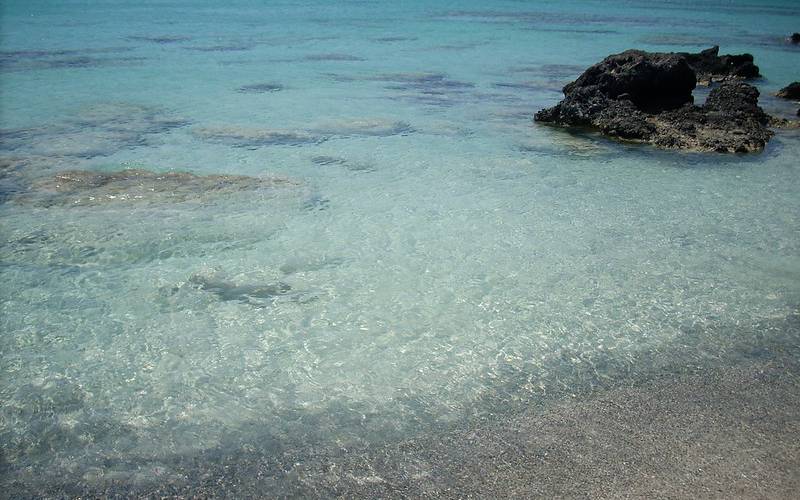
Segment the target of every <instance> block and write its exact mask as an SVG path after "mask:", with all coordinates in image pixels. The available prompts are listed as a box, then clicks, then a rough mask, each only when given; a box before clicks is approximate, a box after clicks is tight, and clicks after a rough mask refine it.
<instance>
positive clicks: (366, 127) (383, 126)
mask: <svg viewBox="0 0 800 500" xmlns="http://www.w3.org/2000/svg"><path fill="white" fill-rule="evenodd" d="M312 130H313V131H314V132H315V133H318V134H322V135H326V136H344V137H346V136H361V137H388V136H392V135H404V134H410V133H412V132H414V128H413V127H412V126H411V125H410V124H409V123H406V122H403V121H394V120H383V119H379V118H355V119H340V120H333V121H329V122H323V123H320V124H318V125H315V126H314V127H313V128H312Z"/></svg>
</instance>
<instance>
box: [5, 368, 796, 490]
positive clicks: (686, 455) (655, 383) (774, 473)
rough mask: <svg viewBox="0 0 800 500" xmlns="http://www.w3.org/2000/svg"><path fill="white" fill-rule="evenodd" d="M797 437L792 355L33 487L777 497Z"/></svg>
mask: <svg viewBox="0 0 800 500" xmlns="http://www.w3.org/2000/svg"><path fill="white" fill-rule="evenodd" d="M798 437H800V360H797V359H793V358H791V357H781V358H771V359H769V360H760V361H758V362H743V363H741V364H738V365H736V366H733V367H727V368H714V369H697V370H696V371H694V372H692V373H689V374H683V375H676V376H671V375H660V376H658V375H657V376H653V377H652V378H651V379H650V380H648V381H646V382H643V383H640V384H637V385H635V386H627V387H618V388H614V389H609V390H603V391H598V392H596V393H594V394H590V395H583V396H575V397H573V396H570V395H567V396H566V397H563V398H560V399H558V400H556V401H550V402H547V403H542V404H541V405H539V406H537V407H531V408H528V409H527V410H525V411H523V412H522V413H519V414H517V415H512V416H509V415H500V414H498V415H496V416H492V415H488V416H485V417H482V418H481V421H480V422H478V423H475V422H473V423H472V424H470V425H469V426H467V427H458V428H456V429H451V430H449V431H446V432H443V433H437V434H425V435H420V436H416V437H413V438H409V439H406V440H403V441H400V442H388V443H382V444H378V445H371V446H365V447H364V448H360V449H352V448H350V449H344V448H340V449H328V448H324V449H283V450H281V451H279V452H277V453H272V452H266V450H265V449H264V448H262V449H261V450H257V449H256V448H255V447H257V446H259V444H256V443H253V445H254V446H245V447H243V448H242V449H239V450H237V451H236V453H231V452H225V453H219V452H217V453H209V454H208V455H204V456H195V457H181V458H176V462H178V463H176V464H171V465H172V466H176V467H177V468H178V469H179V470H181V471H182V474H181V475H179V476H172V477H171V478H164V481H163V482H162V484H158V485H156V484H152V483H151V484H138V485H137V484H130V483H128V482H122V483H116V482H114V481H113V480H112V481H109V482H107V483H105V485H104V486H103V487H98V486H99V485H98V484H97V483H95V484H94V485H93V486H88V485H87V484H71V485H63V484H62V485H58V486H56V485H53V488H52V489H49V491H47V489H45V490H40V491H37V492H36V495H37V496H38V495H44V496H52V497H62V496H91V497H93V496H109V497H131V496H138V497H142V496H147V497H182V498H196V497H229V498H245V497H248V498H252V497H273V498H275V497H278V498H309V497H313V498H336V497H339V498H401V497H405V498H492V497H500V498H770V499H775V498H787V499H788V498H797V492H798V491H800V439H798ZM272 451H273V452H274V451H275V449H274V448H273V449H272ZM11 492H12V493H14V496H25V495H26V494H30V493H31V492H30V491H28V492H24V491H14V489H13V488H12V489H11Z"/></svg>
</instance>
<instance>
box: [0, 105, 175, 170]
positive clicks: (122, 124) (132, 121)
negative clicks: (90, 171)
mask: <svg viewBox="0 0 800 500" xmlns="http://www.w3.org/2000/svg"><path fill="white" fill-rule="evenodd" d="M188 123H189V122H188V121H187V120H185V119H183V118H181V117H178V116H175V115H173V114H171V113H169V112H167V111H164V110H161V109H158V108H154V107H148V106H138V105H134V104H125V103H106V104H97V105H93V106H89V107H87V108H84V109H82V110H80V111H78V112H77V113H76V114H75V115H74V116H73V117H71V118H69V119H66V120H63V121H60V122H55V123H53V124H51V125H48V126H39V127H30V128H17V129H4V130H0V151H6V152H12V153H13V154H14V155H17V156H50V157H72V158H82V159H90V158H96V157H102V156H110V155H113V154H114V153H117V152H118V151H120V150H123V149H129V148H134V147H138V146H146V145H148V144H150V142H151V141H152V139H153V137H155V136H157V135H158V134H162V133H166V132H169V131H172V130H174V129H176V128H179V127H183V126H185V125H187V124H188Z"/></svg>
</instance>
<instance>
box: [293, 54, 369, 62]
mask: <svg viewBox="0 0 800 500" xmlns="http://www.w3.org/2000/svg"><path fill="white" fill-rule="evenodd" d="M303 60H304V61H354V62H355V61H366V59H364V58H363V57H358V56H354V55H351V54H337V53H331V54H309V55H307V56H304V57H303Z"/></svg>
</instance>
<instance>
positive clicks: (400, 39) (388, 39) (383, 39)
mask: <svg viewBox="0 0 800 500" xmlns="http://www.w3.org/2000/svg"><path fill="white" fill-rule="evenodd" d="M370 40H372V41H373V42H381V43H393V42H413V41H415V40H418V38H417V37H415V36H382V37H378V38H370Z"/></svg>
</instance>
